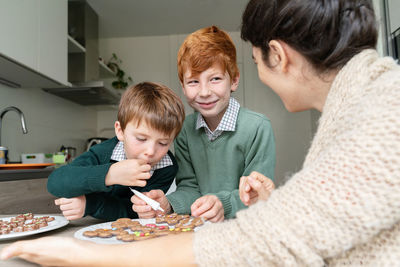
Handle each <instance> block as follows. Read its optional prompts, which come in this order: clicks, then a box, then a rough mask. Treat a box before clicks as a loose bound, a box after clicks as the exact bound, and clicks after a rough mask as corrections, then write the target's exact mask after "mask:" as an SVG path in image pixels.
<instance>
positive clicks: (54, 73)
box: [38, 0, 68, 84]
mask: <svg viewBox="0 0 400 267" xmlns="http://www.w3.org/2000/svg"><path fill="white" fill-rule="evenodd" d="M67 24H68V3H67V1H60V0H57V1H54V0H40V2H39V53H38V70H39V72H41V73H43V74H45V75H47V76H49V77H50V78H52V79H54V80H56V81H59V82H61V83H63V84H67V76H68V75H67V74H68V70H67V69H68V63H67V60H68V53H67V44H68V43H67V36H68V34H67V27H68V26H67Z"/></svg>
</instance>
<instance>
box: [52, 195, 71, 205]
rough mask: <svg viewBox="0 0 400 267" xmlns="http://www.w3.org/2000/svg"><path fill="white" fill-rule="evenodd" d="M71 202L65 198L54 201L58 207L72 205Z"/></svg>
mask: <svg viewBox="0 0 400 267" xmlns="http://www.w3.org/2000/svg"><path fill="white" fill-rule="evenodd" d="M71 202H72V200H71V199H69V198H65V197H62V198H57V199H56V200H54V203H55V204H56V205H57V206H58V205H64V204H69V203H71Z"/></svg>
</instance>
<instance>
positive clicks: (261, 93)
mask: <svg viewBox="0 0 400 267" xmlns="http://www.w3.org/2000/svg"><path fill="white" fill-rule="evenodd" d="M230 35H231V37H232V39H233V41H234V43H235V45H236V48H237V56H238V65H239V69H240V72H241V80H240V85H239V89H238V91H237V92H235V94H234V96H235V97H236V98H237V99H238V100H239V102H240V103H241V105H242V106H244V107H247V108H249V109H252V110H254V111H257V112H260V113H263V114H265V115H266V116H267V117H269V118H270V120H271V123H272V127H273V130H274V133H275V138H276V145H277V166H276V175H275V177H276V181H277V183H278V184H282V183H283V182H284V181H285V177H286V176H288V174H290V173H293V172H295V171H297V170H299V169H300V168H301V165H302V163H303V160H304V157H305V154H306V152H307V150H308V148H309V146H310V142H311V138H312V132H313V130H315V122H314V121H313V119H315V118H317V117H318V116H315V115H313V116H312V114H311V112H310V111H306V112H301V113H296V114H292V113H289V112H287V111H286V109H285V108H284V106H283V104H282V102H281V100H280V99H279V97H278V96H276V95H275V93H273V92H272V90H270V89H269V88H268V87H266V86H265V85H264V84H262V83H261V82H260V81H259V79H258V75H257V70H256V67H255V64H254V62H253V60H252V58H251V48H250V46H249V45H248V44H246V43H244V42H243V41H242V40H241V39H240V33H239V32H232V33H230ZM185 37H186V35H185V34H182V35H170V36H151V37H131V38H110V39H101V40H100V45H99V47H100V55H101V56H102V57H103V58H105V59H108V58H109V57H110V55H111V54H112V53H113V52H116V53H117V55H118V56H119V57H120V58H121V59H122V60H123V64H122V69H123V70H125V71H126V72H127V73H128V74H129V75H131V77H132V78H133V81H134V83H138V82H142V81H154V82H160V83H163V84H165V85H167V86H169V87H171V88H172V89H174V90H175V91H176V92H177V93H178V95H180V96H181V98H182V99H183V102H184V103H185V104H186V101H185V100H184V96H183V94H182V92H181V91H182V90H181V88H180V85H179V80H178V76H177V70H176V54H177V51H178V49H179V46H180V44H181V43H182V41H183V40H184V38H185ZM186 110H187V113H190V112H191V108H190V107H188V106H187V104H186ZM115 119H116V111H115V110H114V111H111V110H110V111H101V112H99V116H98V123H97V124H98V129H97V130H98V134H99V135H103V136H106V137H110V136H112V135H113V132H112V131H108V132H105V131H104V130H102V129H104V128H107V127H112V126H113V123H114V121H115ZM106 134H110V136H107V135H106Z"/></svg>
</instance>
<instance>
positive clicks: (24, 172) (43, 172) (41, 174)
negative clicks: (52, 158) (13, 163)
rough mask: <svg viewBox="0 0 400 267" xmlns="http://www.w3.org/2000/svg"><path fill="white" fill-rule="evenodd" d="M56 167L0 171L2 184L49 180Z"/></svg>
mask: <svg viewBox="0 0 400 267" xmlns="http://www.w3.org/2000/svg"><path fill="white" fill-rule="evenodd" d="M54 169H55V168H54V167H46V168H43V169H15V170H0V182H5V181H16V180H29V179H40V178H47V177H48V176H49V175H50V173H51V172H52V171H54Z"/></svg>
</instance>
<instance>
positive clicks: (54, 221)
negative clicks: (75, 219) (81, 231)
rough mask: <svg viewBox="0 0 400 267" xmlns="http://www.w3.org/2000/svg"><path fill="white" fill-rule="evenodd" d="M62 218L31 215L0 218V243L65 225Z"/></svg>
mask: <svg viewBox="0 0 400 267" xmlns="http://www.w3.org/2000/svg"><path fill="white" fill-rule="evenodd" d="M68 223H69V221H68V220H67V219H65V218H64V216H57V215H47V214H40V215H34V214H33V213H24V214H19V215H17V216H14V217H5V218H0V241H1V240H6V239H13V238H19V237H24V236H29V235H34V234H38V233H43V232H47V231H51V230H54V229H58V228H61V227H63V226H65V225H67V224H68Z"/></svg>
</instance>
